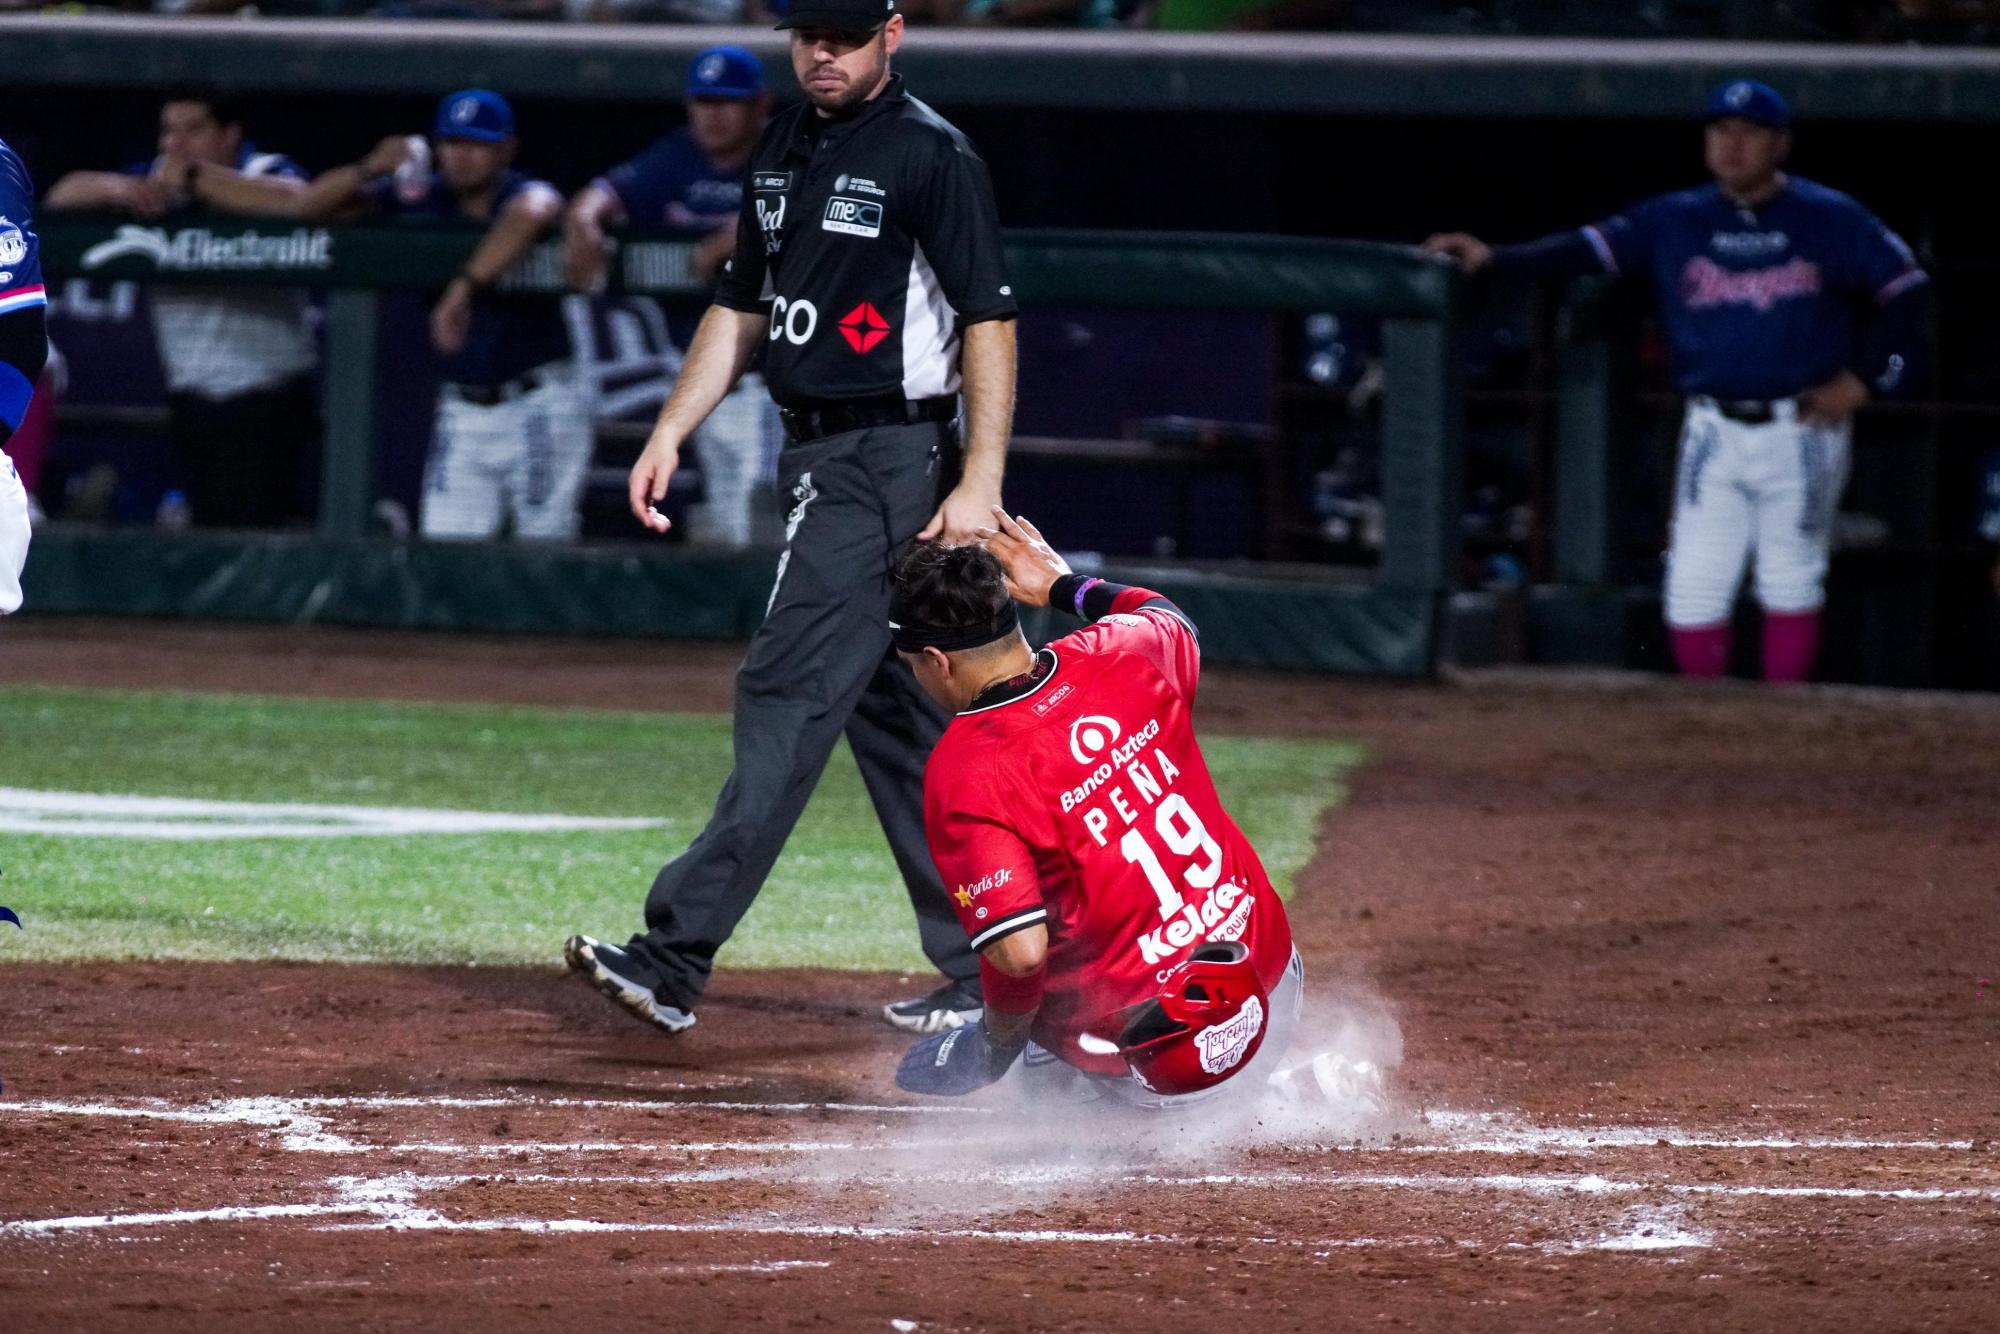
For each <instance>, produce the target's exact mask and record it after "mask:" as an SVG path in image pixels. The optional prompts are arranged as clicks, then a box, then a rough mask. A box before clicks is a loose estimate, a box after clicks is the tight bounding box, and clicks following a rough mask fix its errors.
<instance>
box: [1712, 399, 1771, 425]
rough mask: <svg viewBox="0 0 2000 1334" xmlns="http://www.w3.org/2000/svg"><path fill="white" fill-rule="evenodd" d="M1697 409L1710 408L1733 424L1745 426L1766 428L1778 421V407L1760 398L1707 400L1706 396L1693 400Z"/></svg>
mask: <svg viewBox="0 0 2000 1334" xmlns="http://www.w3.org/2000/svg"><path fill="white" fill-rule="evenodd" d="M1694 405H1695V406H1696V407H1698V408H1711V409H1713V410H1714V411H1716V412H1719V413H1721V414H1722V415H1723V416H1725V417H1727V418H1729V420H1731V421H1733V422H1742V423H1743V424H1744V425H1745V426H1768V425H1770V424H1771V423H1772V422H1774V421H1776V420H1777V419H1778V405H1777V404H1776V403H1770V402H1766V401H1765V400H1763V399H1761V398H1737V399H1728V398H1709V397H1707V396H1706V395H1703V396H1702V397H1699V398H1697V399H1695V400H1694Z"/></svg>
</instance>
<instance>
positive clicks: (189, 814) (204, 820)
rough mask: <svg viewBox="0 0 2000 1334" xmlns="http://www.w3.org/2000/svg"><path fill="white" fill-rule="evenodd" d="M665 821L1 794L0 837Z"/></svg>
mask: <svg viewBox="0 0 2000 1334" xmlns="http://www.w3.org/2000/svg"><path fill="white" fill-rule="evenodd" d="M665 824H666V821H665V820H660V819H651V818H632V817H605V816H586V815H524V814H510V813H506V812H497V811H457V810H431V809H426V808H422V807H413V806H338V805H326V804H323V803H309V802H270V801H212V800H207V799H203V798H192V797H140V796H127V795H123V794H117V793H102V792H43V791H37V790H34V789H32V788H19V787H0V833H9V834H50V835H57V836H61V837H68V838H143V839H164V840H169V841H176V842H187V841H192V840H209V839H229V838H357V837H381V836H390V837H393V836H397V835H410V834H534V833H550V832H557V831H561V832H568V831H573V830H601V829H656V828H660V827H661V826H663V825H665Z"/></svg>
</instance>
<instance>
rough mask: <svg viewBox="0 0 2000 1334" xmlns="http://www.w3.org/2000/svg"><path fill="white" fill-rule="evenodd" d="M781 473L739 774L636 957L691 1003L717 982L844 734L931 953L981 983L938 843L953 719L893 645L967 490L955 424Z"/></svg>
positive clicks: (833, 441) (674, 864) (886, 433)
mask: <svg viewBox="0 0 2000 1334" xmlns="http://www.w3.org/2000/svg"><path fill="white" fill-rule="evenodd" d="M778 467H779V483H780V486H781V487H782V488H784V490H785V491H786V492H788V493H789V494H790V496H791V506H792V507H791V512H790V514H789V515H788V516H787V518H786V521H785V550H784V554H783V555H782V556H781V557H779V561H778V578H777V584H776V586H775V587H774V588H773V590H772V593H771V603H770V610H769V611H768V612H767V613H766V614H765V617H764V623H763V625H762V626H760V627H759V628H758V630H757V634H756V637H755V638H753V639H752V640H751V641H750V653H749V656H748V657H746V658H745V659H744V661H743V667H742V670H740V671H739V672H738V673H737V676H736V719H735V729H734V735H733V740H734V745H735V751H736V767H735V770H734V771H733V772H732V773H731V774H730V775H729V781H728V782H726V783H724V784H723V787H722V795H721V796H719V797H717V798H716V802H715V813H714V815H712V816H711V817H710V818H709V822H708V827H707V828H706V829H703V830H702V831H701V833H700V835H699V836H698V837H696V839H695V841H694V843H693V844H692V845H691V846H690V847H689V848H688V850H687V851H686V852H684V853H682V854H681V855H680V856H679V857H677V858H675V859H674V860H673V861H671V862H668V863H667V865H666V866H665V867H664V868H662V869H661V871H660V874H659V876H658V877H657V878H655V879H654V881H653V890H652V893H651V894H649V895H648V896H647V897H646V928H647V929H646V932H645V934H644V935H642V936H634V937H633V938H632V944H631V946H630V949H631V951H632V953H634V954H635V955H637V956H639V957H640V958H642V959H644V960H645V961H647V962H648V963H650V964H651V965H652V966H653V967H654V969H655V970H656V971H657V972H658V973H659V975H660V982H659V985H660V988H661V991H662V992H663V998H664V999H665V1000H667V1001H668V1002H669V1003H672V1004H676V1005H679V1006H680V1007H682V1008H688V1007H691V1006H692V1005H693V1003H694V1002H695V1001H696V1000H697V999H698V998H699V997H700V995H701V993H702V990H703V988H704V987H705V986H706V985H707V984H708V975H709V971H710V969H712V968H713V967H714V964H715V952H716V950H717V949H719V948H721V946H722V943H723V942H724V941H726V940H728V939H729V934H730V932H732V931H734V930H735V929H736V923H737V922H739V921H740V920H742V917H743V914H744V913H745V912H747V911H749V908H750V904H751V902H752V901H753V900H754V899H755V898H756V897H757V891H758V890H759V889H761V888H763V885H764V877H765V876H766V875H768V874H769V873H770V870H771V865H772V863H773V862H775V861H777V859H778V853H779V851H780V850H781V849H782V848H783V847H784V845H785V840H786V838H788V837H789V836H790V835H791V832H792V826H793V825H794V824H796V823H797V822H798V818H799V813H800V812H801V811H803V810H804V809H805V805H806V799H807V798H808V797H810V796H811V795H812V790H813V787H814V785H815V784H817V783H818V782H819V776H820V771H821V770H822V769H824V768H825V767H826V761H827V756H828V755H829V754H831V753H832V751H833V744H834V742H835V741H836V740H837V739H838V738H839V737H840V735H841V734H842V733H843V732H844V733H846V735H847V742H848V745H849V746H850V747H851V748H852V749H853V751H854V758H855V761H856V763H857V764H858V765H859V766H860V769H861V778H862V781H863V782H864V783H865V784H866V785H867V788H868V795H869V797H870V799H871V800H872V801H873V802H874V804H875V814H876V817H877V818H878V819H880V820H881V822H882V830H883V832H884V833H886V834H887V835H888V836H889V847H890V850H891V851H892V852H893V853H894V854H895V857H896V866H897V868H898V869H899V870H900V871H901V872H902V875H903V883H904V885H905V887H906V888H907V889H908V890H909V894H910V905H911V907H913V908H914V909H915V910H916V914H917V930H918V934H919V936H920V937H921V939H922V941H923V948H924V953H925V954H927V955H929V956H930V960H931V962H932V963H934V964H936V965H937V967H938V969H939V971H941V972H943V973H944V974H945V976H947V977H950V978H953V979H956V980H971V979H973V978H976V977H977V976H978V973H979V960H978V956H977V955H975V954H974V953H973V952H972V948H971V944H970V942H969V941H968V940H967V938H966V934H965V929H964V928H963V927H961V926H960V925H959V922H958V918H957V915H956V914H954V913H953V912H952V909H951V905H950V902H949V900H948V899H947V898H946V896H945V889H944V885H943V883H942V882H941V881H940V880H939V879H938V873H937V867H936V866H935V865H934V864H933V863H932V861H931V856H930V848H929V845H928V844H927V843H926V841H925V839H924V808H923V777H924V761H925V760H927V759H928V758H929V757H930V753H931V748H932V747H933V746H934V745H936V744H937V739H938V737H939V736H941V735H942V734H943V732H944V727H945V724H946V723H947V722H949V721H950V719H949V717H948V716H947V714H946V713H945V711H944V710H943V709H942V708H941V707H939V706H938V705H937V704H936V703H935V702H933V701H932V700H931V698H930V696H928V695H926V694H925V693H924V691H923V687H921V686H919V685H918V684H917V682H916V678H915V677H913V676H911V675H910V672H909V669H908V668H906V667H904V666H903V664H902V663H901V661H899V660H898V659H897V657H896V655H895V653H894V651H893V650H891V648H890V647H889V570H890V567H891V565H892V564H893V563H894V562H895V559H896V557H897V555H898V554H899V552H900V551H901V549H902V547H903V545H904V544H905V543H907V542H908V541H909V540H910V539H911V538H912V537H914V536H916V534H917V533H918V531H920V530H921V529H922V528H923V526H924V525H925V524H926V523H927V522H929V521H930V517H931V515H932V514H934V513H936V511H937V507H938V504H939V503H940V502H941V501H942V500H943V499H944V496H945V494H946V493H947V492H948V491H949V490H950V489H951V487H952V486H954V485H956V484H957V481H958V471H959V448H958V438H957V434H956V431H955V428H954V427H953V426H952V425H951V424H949V423H933V422H923V423H919V424H917V425H913V426H901V425H898V426H885V427H877V428H873V429H869V430H863V431H849V432H846V433H844V434H841V435H835V436H828V437H826V438H825V439H823V440H815V441H811V442H809V443H806V444H801V445H790V446H787V447H786V449H785V452H784V454H783V455H782V456H781V458H780V459H779V463H778Z"/></svg>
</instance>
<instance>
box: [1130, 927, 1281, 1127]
mask: <svg viewBox="0 0 2000 1334" xmlns="http://www.w3.org/2000/svg"><path fill="white" fill-rule="evenodd" d="M1270 1010H1271V1005H1270V997H1269V996H1268V995H1267V994H1266V993H1265V991H1264V984H1263V983H1262V982H1260V981H1258V980H1257V970H1256V969H1255V968H1253V967H1251V965H1250V951H1249V950H1248V949H1247V948H1245V947H1244V945H1243V942H1242V941H1240V940H1216V941H1210V942H1209V943H1208V944H1205V945H1202V946H1200V947H1199V948H1197V949H1196V950H1195V951H1194V953H1193V954H1191V955H1189V956H1188V962H1187V964H1186V965H1185V966H1184V967H1182V968H1181V970H1180V971H1179V972H1178V973H1176V974H1175V975H1174V978H1173V980H1172V981H1171V982H1170V983H1169V984H1168V985H1167V989H1166V990H1165V991H1163V992H1161V993H1160V994H1159V995H1158V996H1156V997H1154V998H1153V999H1152V1000H1149V1001H1142V1002H1140V1003H1139V1004H1137V1005H1134V1006H1131V1007H1129V1008H1127V1009H1124V1010H1120V1011H1119V1012H1118V1013H1117V1014H1114V1015H1112V1016H1110V1018H1109V1019H1107V1020H1106V1021H1105V1029H1106V1036H1108V1035H1109V1034H1111V1033H1116V1034H1117V1036H1116V1038H1114V1039H1111V1040H1112V1042H1113V1043H1114V1045H1115V1046H1116V1047H1117V1048H1118V1054H1119V1055H1120V1056H1123V1057H1124V1058H1125V1064H1126V1065H1127V1066H1129V1067H1130V1068H1131V1071H1132V1077H1133V1078H1134V1079H1136V1080H1138V1081H1139V1082H1140V1083H1141V1084H1142V1085H1144V1086H1145V1087H1146V1088H1148V1089H1151V1090H1152V1091H1153V1092H1155V1093H1163V1094H1175V1093H1194V1092H1197V1091H1199V1090H1201V1089H1205V1088H1209V1087H1212V1086H1213V1085H1216V1084H1219V1083H1221V1082H1222V1081H1223V1080H1224V1079H1226V1078H1228V1077H1229V1076H1230V1075H1231V1074H1233V1073H1234V1072H1235V1071H1237V1070H1238V1069H1240V1068H1241V1067H1243V1066H1244V1065H1246V1064H1248V1063H1249V1060H1250V1058H1251V1057H1253V1056H1255V1055H1256V1054H1257V1049H1258V1048H1259V1047H1261V1046H1262V1045H1263V1044H1264V1030H1265V1029H1266V1028H1267V1027H1268V1026H1269V1023H1270Z"/></svg>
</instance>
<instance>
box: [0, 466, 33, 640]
mask: <svg viewBox="0 0 2000 1334" xmlns="http://www.w3.org/2000/svg"><path fill="white" fill-rule="evenodd" d="M28 536H29V533H28V490H27V488H26V487H24V486H22V485H21V474H20V473H18V472H16V471H14V460H12V459H10V458H8V457H7V451H6V450H4V449H0V616H5V615H6V614H7V613H8V612H10V611H19V610H20V609H21V567H22V566H24V565H26V564H27V563H28Z"/></svg>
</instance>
